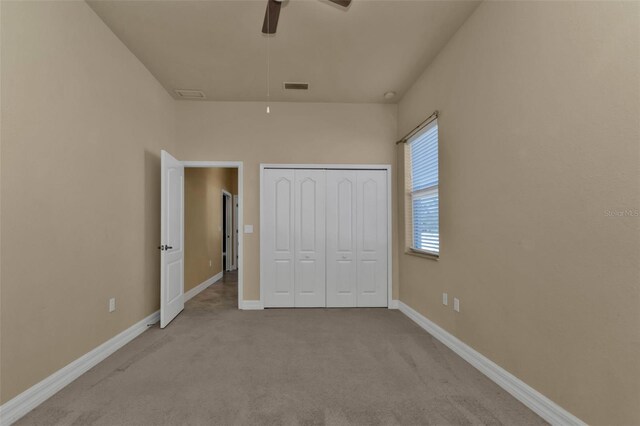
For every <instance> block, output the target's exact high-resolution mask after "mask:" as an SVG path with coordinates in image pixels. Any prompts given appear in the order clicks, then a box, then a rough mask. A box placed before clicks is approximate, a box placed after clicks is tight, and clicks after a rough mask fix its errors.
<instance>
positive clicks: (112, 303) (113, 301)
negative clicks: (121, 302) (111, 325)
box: [109, 297, 116, 312]
mask: <svg viewBox="0 0 640 426" xmlns="http://www.w3.org/2000/svg"><path fill="white" fill-rule="evenodd" d="M115 310H116V298H115V297H112V298H111V299H109V312H113V311H115Z"/></svg>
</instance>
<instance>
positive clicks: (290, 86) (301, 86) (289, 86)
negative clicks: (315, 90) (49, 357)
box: [282, 81, 309, 90]
mask: <svg viewBox="0 0 640 426" xmlns="http://www.w3.org/2000/svg"><path fill="white" fill-rule="evenodd" d="M282 85H283V86H284V90H309V83H299V82H293V81H285V82H284V83H282Z"/></svg>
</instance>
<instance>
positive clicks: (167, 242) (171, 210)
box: [160, 151, 184, 328]
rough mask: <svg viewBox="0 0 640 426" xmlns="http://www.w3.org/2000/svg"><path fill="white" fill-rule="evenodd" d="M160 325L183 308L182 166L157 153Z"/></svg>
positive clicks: (165, 155)
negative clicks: (159, 164) (159, 199)
mask: <svg viewBox="0 0 640 426" xmlns="http://www.w3.org/2000/svg"><path fill="white" fill-rule="evenodd" d="M160 163H161V173H162V177H161V182H162V183H161V195H160V198H161V210H160V227H161V228H160V237H161V242H160V244H161V245H160V327H162V328H164V327H166V326H167V324H169V322H170V321H171V320H172V319H174V318H175V317H176V316H177V315H178V314H179V313H180V312H181V311H182V310H183V309H184V166H183V165H182V163H181V162H180V161H178V160H176V159H175V158H173V157H172V156H171V155H170V154H169V153H168V152H166V151H162V152H161V153H160Z"/></svg>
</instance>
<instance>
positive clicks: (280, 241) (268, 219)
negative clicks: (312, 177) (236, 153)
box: [260, 169, 295, 308]
mask: <svg viewBox="0 0 640 426" xmlns="http://www.w3.org/2000/svg"><path fill="white" fill-rule="evenodd" d="M294 189H295V179H294V171H293V170H282V169H265V170H264V174H263V191H264V193H263V197H264V205H263V209H264V211H263V226H264V229H262V232H261V235H262V238H261V239H260V247H261V256H262V266H263V268H262V280H263V283H264V284H263V289H264V292H265V295H264V304H265V307H271V308H274V307H292V306H294V303H295V286H294V275H295V274H294V271H295V266H294V262H295V260H294V255H295V250H294Z"/></svg>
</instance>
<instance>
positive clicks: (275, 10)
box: [262, 0, 282, 34]
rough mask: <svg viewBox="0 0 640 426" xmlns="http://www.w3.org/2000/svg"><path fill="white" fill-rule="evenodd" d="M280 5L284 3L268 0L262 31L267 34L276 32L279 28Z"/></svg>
mask: <svg viewBox="0 0 640 426" xmlns="http://www.w3.org/2000/svg"><path fill="white" fill-rule="evenodd" d="M280 6H282V3H281V2H279V1H276V0H267V11H266V12H265V14H264V22H263V24H262V32H263V33H265V34H275V33H276V29H277V28H278V18H279V17H280Z"/></svg>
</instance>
